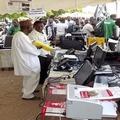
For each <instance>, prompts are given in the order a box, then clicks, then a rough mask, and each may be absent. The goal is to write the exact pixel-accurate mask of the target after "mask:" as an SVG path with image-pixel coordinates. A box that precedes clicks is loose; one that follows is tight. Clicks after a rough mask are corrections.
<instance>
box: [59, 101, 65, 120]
mask: <svg viewBox="0 0 120 120" xmlns="http://www.w3.org/2000/svg"><path fill="white" fill-rule="evenodd" d="M65 104H66V102H65V103H63V104H62V105H61V109H60V113H59V120H61V112H62V108H63V106H64V105H65Z"/></svg>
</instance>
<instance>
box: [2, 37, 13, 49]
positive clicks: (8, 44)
mask: <svg viewBox="0 0 120 120" xmlns="http://www.w3.org/2000/svg"><path fill="white" fill-rule="evenodd" d="M12 38H13V36H12V35H9V36H6V38H5V41H4V44H3V48H4V49H11V46H12Z"/></svg>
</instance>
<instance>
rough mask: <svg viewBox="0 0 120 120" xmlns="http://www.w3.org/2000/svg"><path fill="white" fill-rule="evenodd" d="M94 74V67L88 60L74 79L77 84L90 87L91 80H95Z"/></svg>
mask: <svg viewBox="0 0 120 120" xmlns="http://www.w3.org/2000/svg"><path fill="white" fill-rule="evenodd" d="M94 73H95V69H94V66H93V65H92V64H91V63H90V62H89V61H88V60H86V61H85V62H84V63H83V64H82V65H81V67H80V69H79V70H78V71H77V73H76V74H75V75H74V76H73V77H74V79H75V82H76V84H78V85H88V83H89V82H90V81H91V80H93V77H94Z"/></svg>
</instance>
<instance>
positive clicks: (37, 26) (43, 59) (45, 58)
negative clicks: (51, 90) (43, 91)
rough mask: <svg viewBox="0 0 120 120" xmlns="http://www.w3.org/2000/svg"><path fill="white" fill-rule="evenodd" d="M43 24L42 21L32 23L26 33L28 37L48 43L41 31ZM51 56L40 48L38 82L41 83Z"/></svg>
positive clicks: (45, 75)
mask: <svg viewBox="0 0 120 120" xmlns="http://www.w3.org/2000/svg"><path fill="white" fill-rule="evenodd" d="M43 28H44V24H43V23H42V21H36V22H35V23H34V29H33V31H32V32H31V33H30V34H29V35H28V36H29V38H30V39H31V40H32V41H34V40H38V41H40V42H42V43H44V44H47V45H49V41H47V36H46V34H45V32H44V31H43ZM52 58H53V57H52V56H51V55H50V52H48V51H46V50H44V49H41V54H40V55H39V59H40V63H41V72H40V82H39V83H40V84H43V83H44V81H45V79H46V77H47V76H48V75H47V71H48V66H49V65H50V62H51V59H52Z"/></svg>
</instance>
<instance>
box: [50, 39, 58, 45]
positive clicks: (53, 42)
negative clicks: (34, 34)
mask: <svg viewBox="0 0 120 120" xmlns="http://www.w3.org/2000/svg"><path fill="white" fill-rule="evenodd" d="M51 43H52V44H54V45H57V44H59V43H60V41H59V40H53V41H51Z"/></svg>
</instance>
